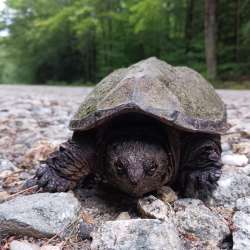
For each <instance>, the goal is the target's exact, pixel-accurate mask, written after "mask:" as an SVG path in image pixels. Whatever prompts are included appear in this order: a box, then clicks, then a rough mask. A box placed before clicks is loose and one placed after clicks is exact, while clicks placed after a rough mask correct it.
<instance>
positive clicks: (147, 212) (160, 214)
mask: <svg viewBox="0 0 250 250" xmlns="http://www.w3.org/2000/svg"><path fill="white" fill-rule="evenodd" d="M137 208H138V211H139V213H140V214H141V215H142V217H144V218H153V219H160V220H165V219H167V218H168V215H169V213H170V211H171V210H170V208H169V207H168V206H166V205H165V203H164V202H163V201H161V200H159V199H157V198H156V197H154V196H153V195H150V196H147V197H144V198H141V199H139V200H138V203H137Z"/></svg>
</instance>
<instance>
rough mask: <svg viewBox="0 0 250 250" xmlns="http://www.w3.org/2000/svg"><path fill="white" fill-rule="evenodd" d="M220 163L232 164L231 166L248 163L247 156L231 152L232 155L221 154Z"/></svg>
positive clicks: (240, 165)
mask: <svg viewBox="0 0 250 250" xmlns="http://www.w3.org/2000/svg"><path fill="white" fill-rule="evenodd" d="M221 160H222V163H223V164H224V165H233V166H239V167H242V166H245V165H247V163H248V158H247V157H246V156H245V155H239V154H232V155H223V156H222V158H221Z"/></svg>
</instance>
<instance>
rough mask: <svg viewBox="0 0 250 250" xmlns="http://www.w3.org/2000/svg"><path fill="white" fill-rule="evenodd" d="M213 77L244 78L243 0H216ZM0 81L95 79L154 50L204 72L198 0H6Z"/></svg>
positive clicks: (249, 48) (249, 56)
mask: <svg viewBox="0 0 250 250" xmlns="http://www.w3.org/2000/svg"><path fill="white" fill-rule="evenodd" d="M218 2H219V4H218V11H217V20H218V30H217V34H218V41H217V44H218V51H217V56H218V66H219V77H220V78H221V79H230V78H231V79H232V78H233V79H240V78H242V77H247V74H249V72H248V70H247V69H249V67H250V38H249V34H250V18H249V14H248V11H247V10H249V9H250V1H247V0H244V1H243V0H242V1H238V0H234V1H232V0H231V1H227V0H221V1H218ZM6 4H7V6H8V9H6V10H5V11H4V12H3V13H2V18H1V19H0V30H1V29H2V30H3V29H6V28H7V29H8V31H9V35H8V36H7V37H2V38H1V40H0V82H20V81H21V82H30V83H49V82H97V81H98V80H99V79H100V78H102V77H103V76H105V75H106V74H108V73H109V72H111V71H112V70H114V69H115V68H119V67H124V66H128V65H129V64H131V63H134V62H136V61H138V60H141V59H143V58H147V57H149V56H157V57H159V58H161V59H164V60H166V61H167V62H169V63H171V64H174V65H188V66H191V67H193V68H195V69H197V70H198V71H200V72H201V73H203V74H206V65H205V52H204V50H205V48H204V25H203V23H204V11H203V9H204V0H202V1H197V0H179V1H171V0H154V1H152V0H53V1H49V0H36V1H34V0H6Z"/></svg>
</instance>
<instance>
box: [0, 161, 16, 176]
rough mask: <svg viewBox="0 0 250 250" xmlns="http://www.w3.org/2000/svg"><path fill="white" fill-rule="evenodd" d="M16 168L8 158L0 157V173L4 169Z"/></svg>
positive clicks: (13, 169) (11, 169)
mask: <svg viewBox="0 0 250 250" xmlns="http://www.w3.org/2000/svg"><path fill="white" fill-rule="evenodd" d="M16 169H17V168H16V166H15V165H14V164H13V163H12V162H10V161H9V160H6V159H0V173H1V172H2V171H4V170H10V171H15V170H16Z"/></svg>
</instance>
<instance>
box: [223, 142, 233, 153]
mask: <svg viewBox="0 0 250 250" xmlns="http://www.w3.org/2000/svg"><path fill="white" fill-rule="evenodd" d="M221 149H222V151H223V152H227V151H229V150H230V149H231V147H230V144H229V143H227V142H224V143H222V144H221Z"/></svg>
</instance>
